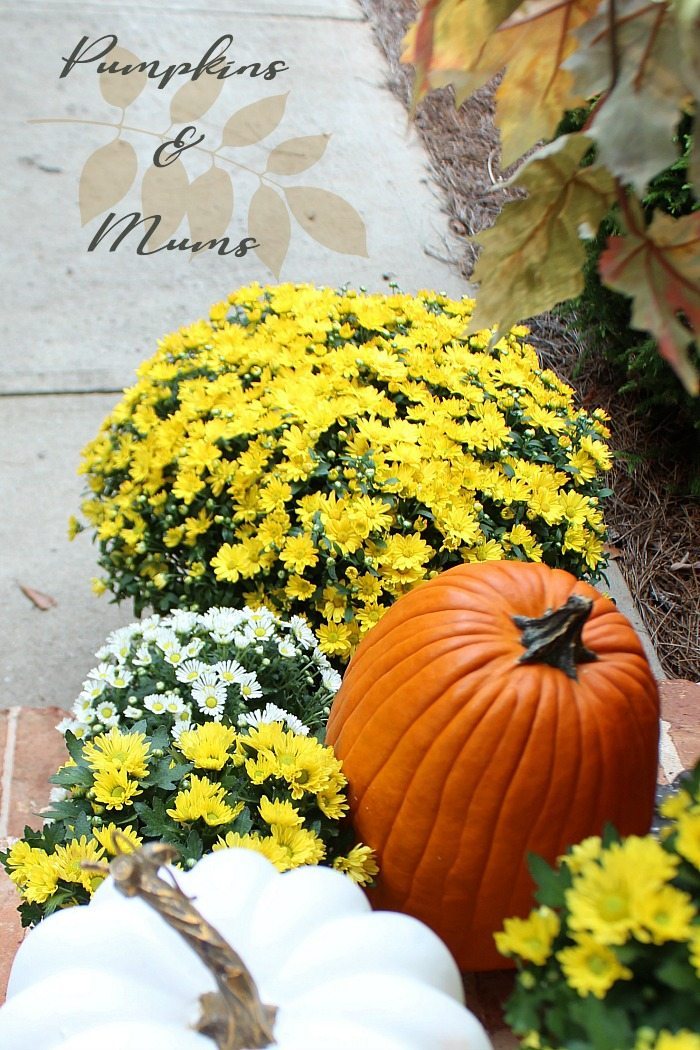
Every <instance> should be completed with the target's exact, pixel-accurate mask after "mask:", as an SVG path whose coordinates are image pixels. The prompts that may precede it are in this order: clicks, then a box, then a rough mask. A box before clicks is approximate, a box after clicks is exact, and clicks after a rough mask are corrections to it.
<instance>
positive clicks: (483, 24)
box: [401, 0, 523, 105]
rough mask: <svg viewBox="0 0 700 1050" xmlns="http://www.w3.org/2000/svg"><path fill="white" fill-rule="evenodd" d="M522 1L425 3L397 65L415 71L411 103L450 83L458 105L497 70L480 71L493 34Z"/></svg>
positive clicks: (431, 0)
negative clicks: (405, 64)
mask: <svg viewBox="0 0 700 1050" xmlns="http://www.w3.org/2000/svg"><path fill="white" fill-rule="evenodd" d="M522 2H523V0H427V3H426V4H425V5H424V7H423V9H422V11H421V14H420V16H419V18H418V21H417V22H415V23H414V25H412V26H411V27H410V28H409V30H408V32H407V33H406V36H405V37H404V41H403V43H404V51H403V54H402V55H401V61H402V62H405V63H410V64H412V65H414V66H415V67H416V77H415V80H414V99H415V100H418V99H420V98H422V97H423V95H425V94H426V92H427V91H428V90H429V89H430V88H431V87H445V86H446V85H447V84H453V85H454V87H455V92H456V95H457V105H460V103H461V101H462V100H463V99H464V98H466V97H467V96H468V95H471V94H472V93H473V92H474V91H476V90H477V88H479V87H481V85H482V84H484V83H485V82H486V81H487V80H488V79H489V78H490V77H491V76H492V75H493V73H497V72H498V70H499V68H500V66H498V65H497V66H495V67H494V68H493V69H492V70H491V67H490V66H488V65H486V66H479V60H480V58H481V56H482V52H483V50H484V48H485V46H486V44H487V43H488V40H489V38H490V37H491V34H492V33H493V32H494V31H495V30H496V29H497V28H498V26H499V25H500V24H501V22H503V21H505V19H507V18H508V17H509V16H510V15H511V14H512V13H513V11H514V10H515V9H516V8H517V7H518V6H519V5H520V4H521V3H522Z"/></svg>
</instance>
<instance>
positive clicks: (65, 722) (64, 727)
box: [56, 718, 80, 736]
mask: <svg viewBox="0 0 700 1050" xmlns="http://www.w3.org/2000/svg"><path fill="white" fill-rule="evenodd" d="M79 724H80V723H79V722H77V721H76V720H75V719H74V718H62V719H61V721H60V722H59V723H58V725H57V726H56V729H57V730H58V732H59V733H62V734H63V736H65V735H66V733H68V732H71V733H72V732H73V729H74V727H75V726H77V725H79Z"/></svg>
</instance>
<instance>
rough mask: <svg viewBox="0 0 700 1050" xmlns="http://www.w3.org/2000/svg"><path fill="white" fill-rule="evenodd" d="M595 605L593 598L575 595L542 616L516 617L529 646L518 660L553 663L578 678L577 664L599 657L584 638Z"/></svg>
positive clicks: (528, 662) (524, 643) (531, 662)
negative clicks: (582, 635)
mask: <svg viewBox="0 0 700 1050" xmlns="http://www.w3.org/2000/svg"><path fill="white" fill-rule="evenodd" d="M592 608H593V602H592V600H591V599H590V598H585V597H584V596H583V595H582V594H572V595H571V597H570V598H569V600H568V601H567V602H566V604H565V605H562V607H561V608H560V609H550V610H549V611H548V612H546V613H545V614H544V616H540V617H539V618H537V617H530V616H514V617H513V623H514V624H515V625H516V627H520V628H521V629H522V632H523V635H522V638H521V639H520V641H521V644H522V646H523V647H524V649H525V652H524V653H523V654H522V656H521V657H520V658H519V660H518V663H521V664H540V663H544V664H549V665H550V667H558V668H559V669H560V670H561V671H563V672H564V674H566V675H567V676H568V677H569V678H573V679H577V678H578V675H577V673H576V665H577V664H581V663H590V661H591V660H597V659H598V657H597V655H596V654H595V653H594V652H592V651H591V650H590V649H587V648H586V646H585V645H584V644H583V641H582V640H581V632H582V631H583V625H584V623H585V622H586V620H587V619H588V617H589V615H590V612H591V609H592Z"/></svg>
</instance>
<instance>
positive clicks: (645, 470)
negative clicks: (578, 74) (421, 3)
mask: <svg viewBox="0 0 700 1050" xmlns="http://www.w3.org/2000/svg"><path fill="white" fill-rule="evenodd" d="M359 3H360V5H361V7H362V8H363V10H364V12H365V15H366V16H367V18H368V20H369V22H370V24H371V26H372V29H373V31H374V34H375V37H376V39H377V41H378V43H379V45H380V47H381V48H382V50H383V51H384V53H385V55H386V57H387V60H388V63H389V71H388V74H387V87H388V88H389V89H390V90H391V91H392V92H393V93H394V94H395V95H397V96H398V98H400V99H401V101H402V102H403V104H404V105H405V106H406V107H408V104H409V99H410V95H411V84H412V70H411V68H410V67H406V66H402V65H401V64H400V62H399V55H400V52H401V41H402V38H403V35H404V33H405V31H406V28H407V27H408V25H409V24H410V23H411V21H413V19H414V18H415V13H416V5H415V3H414V2H413V0H359ZM494 90H495V87H494V85H493V84H491V85H489V86H487V87H485V88H482V89H481V90H480V91H478V92H477V93H476V94H475V95H474V96H473V97H472V98H471V99H469V100H468V101H467V102H465V103H464V105H462V106H461V107H460V109H459V110H456V109H455V106H454V96H453V94H452V91H451V90H450V89H448V90H443V91H434V92H431V94H430V95H428V96H427V98H426V99H424V100H423V102H421V104H420V105H419V107H418V110H417V113H416V118H415V125H416V128H417V130H418V133H419V135H420V137H421V140H422V142H423V145H424V146H425V148H426V151H427V153H428V156H429V159H430V163H431V169H432V170H431V175H432V178H433V180H434V181H435V183H436V184H437V185H438V186H439V187H440V190H441V191H442V194H441V195H442V198H443V201H444V205H443V207H444V210H445V211H446V213H447V215H448V216H449V229H450V231H451V235H452V236H451V238H450V240H449V243H447V240H446V243H445V246H444V250H443V251H441V254H442V255H443V256H444V257H445V258H447V259H449V260H450V261H451V262H452V263H453V264H454V265H456V266H457V267H458V268H459V270H460V271H461V273H462V274H463V275H464V277H465V278H468V277H469V275H470V274H471V271H472V269H473V266H474V262H475V257H476V252H475V249H474V247H473V245H472V244H471V243H470V242H469V241H468V240H467V239H466V238H467V237H468V236H470V235H472V234H476V233H478V232H479V230H481V229H483V228H484V227H486V226H490V225H491V224H492V223H493V222H494V221H495V219H496V216H497V215H498V212H499V211H500V209H501V207H502V206H503V204H504V203H505V201H506V200H508V192H507V191H504V190H503V189H501V188H499V183H500V182H501V181H502V179H503V178H504V174H503V173H502V172H501V170H500V167H499V144H498V134H497V132H496V130H495V129H494V125H493V113H494V105H493V92H494ZM505 174H506V175H508V174H510V172H506V173H505ZM528 323H529V324H530V327H531V330H532V342H533V343H534V344H535V346H536V347H537V349H538V351H539V353H540V356H541V358H542V360H543V362H544V363H545V364H546V365H547V366H548V367H549V368H552V369H553V370H554V371H556V372H557V373H558V374H559V375H560V376H561V377H562V378H563V379H564V380H565V381H567V382H569V383H571V385H572V386H573V387H575V389H576V390H577V392H578V396H579V398H580V400H581V402H582V403H583V404H584V405H586V406H588V407H590V408H594V407H597V406H601V407H603V408H605V409H606V411H608V412H609V414H610V416H611V420H612V423H611V427H612V440H611V444H612V446H613V448H615V449H616V451H617V453H618V458H617V460H616V464H615V467H614V468H613V471H612V477H611V481H610V487H611V488H612V489H613V492H614V495H613V496H612V497H611V498H610V499H609V500H608V503H607V507H606V517H607V521H608V527H609V533H610V544H611V553H612V556H614V557H616V558H617V559H618V565H619V566H620V569H621V571H622V573H623V575H624V577H625V579H626V581H627V584H628V586H629V588H630V590H631V592H632V594H633V596H634V598H635V601H636V603H637V606H638V608H639V609H640V611H641V614H642V616H643V618H644V622H645V624H646V627H647V630H648V631H649V634H650V636H651V639H652V641H653V643H654V646H655V648H656V652H657V654H658V656H659V659H660V661H661V664H662V666H663V668H664V671H665V673H666V675H667V676H668V677H669V678H687V679H690V680H691V681H700V501H698V500H697V499H691V498H690V497H688V496H686V495H680V494H679V493H683V492H684V491H685V489H684V484H685V479H684V477H683V470H682V463H681V461H680V458H681V457H682V454H683V447H682V445H681V444H680V443H675V444H674V442H673V440H672V432H673V419H672V418H671V417H669V418H668V419H667V420H666V421H665V422H664V424H663V425H661V426H659V425H658V424H656V429H654V427H653V426H651V425H649V424H647V423H646V422H645V421H644V420H641V419H639V418H638V417H636V416H634V415H632V413H631V408H632V406H633V401H632V400H631V399H630V396H629V395H628V396H627V397H625V396H622V395H620V394H619V393H618V391H617V389H616V385H615V383H614V380H613V378H612V376H611V375H610V374H608V369H607V368H606V365H605V363H601V361H600V359H599V358H598V357H597V356H594V355H593V354H591V355H590V356H589V357H586V355H585V354H583V349H584V348H583V346H582V345H581V343H580V342H579V341H578V340H577V338H576V336H575V334H574V333H573V332H571V331H569V330H567V328H566V327H565V325H564V324H563V322H562V321H561V320H560V319H558V318H557V317H554V316H552V315H549V314H547V315H543V316H541V317H537V318H531V319H530V321H529V322H528Z"/></svg>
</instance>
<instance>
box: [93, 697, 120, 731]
mask: <svg viewBox="0 0 700 1050" xmlns="http://www.w3.org/2000/svg"><path fill="white" fill-rule="evenodd" d="M95 710H96V712H97V717H98V719H99V721H100V722H102V723H103V724H104V725H106V726H115V725H117V723H118V722H119V708H118V707H117V705H116V704H114V703H111V702H110V701H109V700H104V701H103V702H102V703H100V704H98V705H97V707H96V709H95Z"/></svg>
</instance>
